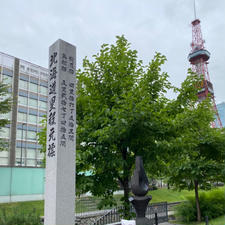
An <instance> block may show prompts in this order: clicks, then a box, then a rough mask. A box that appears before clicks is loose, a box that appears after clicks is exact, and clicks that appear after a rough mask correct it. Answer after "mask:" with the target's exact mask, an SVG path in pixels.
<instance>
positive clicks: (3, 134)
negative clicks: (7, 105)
mask: <svg viewBox="0 0 225 225" xmlns="http://www.w3.org/2000/svg"><path fill="white" fill-rule="evenodd" d="M0 137H2V138H9V128H8V127H3V128H1V129H0Z"/></svg>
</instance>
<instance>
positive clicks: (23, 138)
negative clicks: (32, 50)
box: [0, 53, 48, 167]
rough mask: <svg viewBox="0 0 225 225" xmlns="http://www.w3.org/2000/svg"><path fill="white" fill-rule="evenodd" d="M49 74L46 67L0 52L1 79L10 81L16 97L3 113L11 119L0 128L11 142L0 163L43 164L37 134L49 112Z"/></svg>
mask: <svg viewBox="0 0 225 225" xmlns="http://www.w3.org/2000/svg"><path fill="white" fill-rule="evenodd" d="M47 78H48V70H47V69H46V68H43V67H41V66H38V65H35V64H32V63H30V62H26V61H24V60H22V59H18V58H16V57H13V56H10V55H7V54H4V53H0V80H1V81H3V82H4V83H7V84H9V85H10V87H11V88H10V90H9V92H10V93H9V94H11V95H12V98H13V106H12V111H11V112H10V113H8V114H4V115H0V116H1V118H7V119H9V120H10V124H9V125H7V127H5V128H2V130H1V131H0V138H4V139H5V140H6V141H7V142H8V143H9V148H8V151H3V152H0V166H27V167H40V166H41V163H42V159H43V154H41V153H40V151H39V149H40V147H41V146H39V145H38V143H37V136H36V134H37V132H39V131H40V129H41V125H40V121H41V120H42V119H43V116H44V115H46V112H47Z"/></svg>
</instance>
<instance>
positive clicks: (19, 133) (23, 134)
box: [16, 129, 27, 140]
mask: <svg viewBox="0 0 225 225" xmlns="http://www.w3.org/2000/svg"><path fill="white" fill-rule="evenodd" d="M26 132H27V131H26V130H23V132H22V130H21V129H17V131H16V139H17V140H18V139H19V140H21V139H22V140H25V137H26Z"/></svg>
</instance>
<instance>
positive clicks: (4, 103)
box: [0, 82, 12, 151]
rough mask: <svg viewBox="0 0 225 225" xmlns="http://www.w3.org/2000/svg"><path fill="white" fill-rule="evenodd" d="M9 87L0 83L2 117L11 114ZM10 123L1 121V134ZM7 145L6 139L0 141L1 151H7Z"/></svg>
mask: <svg viewBox="0 0 225 225" xmlns="http://www.w3.org/2000/svg"><path fill="white" fill-rule="evenodd" d="M8 88H9V86H8V85H7V84H4V83H3V82H0V115H2V114H6V113H8V112H10V110H11V103H12V99H11V97H9V96H8V94H9V91H8ZM8 123H9V120H8V119H3V118H2V119H0V132H1V128H2V127H5V125H6V124H8ZM6 146H7V143H6V142H5V140H4V139H0V151H3V150H6Z"/></svg>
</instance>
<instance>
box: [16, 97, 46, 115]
mask: <svg viewBox="0 0 225 225" xmlns="http://www.w3.org/2000/svg"><path fill="white" fill-rule="evenodd" d="M18 103H19V105H23V106H30V107H33V108H38V107H39V108H40V109H42V110H45V111H46V110H47V102H43V101H38V100H37V99H33V98H27V97H23V96H19V98H18Z"/></svg>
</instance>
